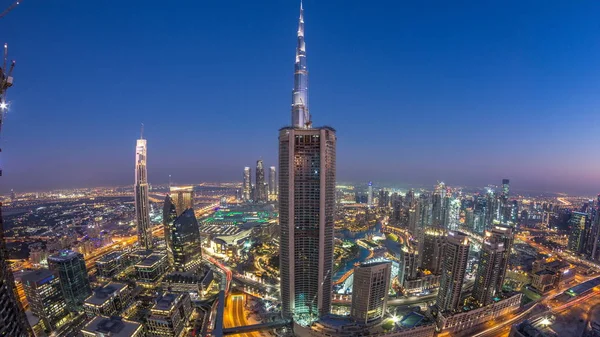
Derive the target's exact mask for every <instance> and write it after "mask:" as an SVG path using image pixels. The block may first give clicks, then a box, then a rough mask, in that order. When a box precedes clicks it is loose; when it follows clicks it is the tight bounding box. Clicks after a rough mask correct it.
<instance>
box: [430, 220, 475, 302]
mask: <svg viewBox="0 0 600 337" xmlns="http://www.w3.org/2000/svg"><path fill="white" fill-rule="evenodd" d="M469 248H470V244H469V238H468V236H467V235H466V234H464V233H461V232H449V233H448V236H447V237H446V241H445V243H444V253H443V254H442V278H441V279H440V289H439V290H438V296H437V300H436V306H437V308H438V310H439V311H441V312H454V311H457V310H459V308H460V307H461V304H462V303H461V294H462V285H463V282H464V279H465V273H466V271H467V262H468V261H467V260H468V258H469Z"/></svg>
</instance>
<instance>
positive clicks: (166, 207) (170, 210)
mask: <svg viewBox="0 0 600 337" xmlns="http://www.w3.org/2000/svg"><path fill="white" fill-rule="evenodd" d="M175 219H177V209H176V207H175V203H174V202H173V199H172V198H171V196H170V195H167V196H166V197H165V202H164V204H163V228H164V232H165V246H166V248H167V259H168V260H169V265H170V266H173V265H174V264H175V258H174V257H173V247H172V246H171V244H172V240H171V227H173V223H174V222H175Z"/></svg>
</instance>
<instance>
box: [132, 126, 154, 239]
mask: <svg viewBox="0 0 600 337" xmlns="http://www.w3.org/2000/svg"><path fill="white" fill-rule="evenodd" d="M143 132H144V129H143V126H142V135H140V139H138V140H137V144H136V147H135V220H136V223H137V231H138V243H139V245H140V246H141V247H144V248H146V249H151V248H152V231H151V230H150V201H149V200H148V170H147V168H146V164H147V162H146V161H147V150H148V148H147V145H146V140H145V139H144V135H143Z"/></svg>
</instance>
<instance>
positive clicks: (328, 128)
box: [279, 125, 335, 132]
mask: <svg viewBox="0 0 600 337" xmlns="http://www.w3.org/2000/svg"><path fill="white" fill-rule="evenodd" d="M285 130H297V131H310V130H329V131H333V132H335V129H334V128H332V127H331V126H326V125H324V126H316V127H310V128H299V127H294V126H291V125H288V126H284V127H282V128H281V129H279V131H285Z"/></svg>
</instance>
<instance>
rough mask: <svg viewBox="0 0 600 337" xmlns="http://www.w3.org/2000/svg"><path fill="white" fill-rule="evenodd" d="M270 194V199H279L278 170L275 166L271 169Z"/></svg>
mask: <svg viewBox="0 0 600 337" xmlns="http://www.w3.org/2000/svg"><path fill="white" fill-rule="evenodd" d="M269 194H270V199H272V200H276V199H277V169H276V168H275V166H271V168H270V169H269Z"/></svg>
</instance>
